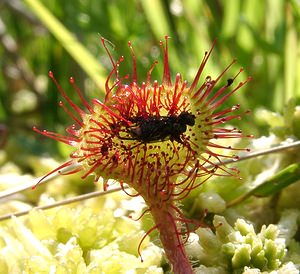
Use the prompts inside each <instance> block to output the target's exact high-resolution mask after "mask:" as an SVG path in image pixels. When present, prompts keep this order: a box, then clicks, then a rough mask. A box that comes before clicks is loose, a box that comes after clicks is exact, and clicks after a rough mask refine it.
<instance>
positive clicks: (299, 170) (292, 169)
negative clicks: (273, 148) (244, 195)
mask: <svg viewBox="0 0 300 274" xmlns="http://www.w3.org/2000/svg"><path fill="white" fill-rule="evenodd" d="M299 179H300V164H298V163H297V164H292V165H290V166H288V167H286V168H285V169H283V170H281V171H279V172H278V173H277V174H275V175H274V176H273V177H272V178H270V179H269V180H266V181H265V182H264V183H262V184H261V185H259V186H258V187H256V188H255V189H253V190H252V191H251V194H252V195H254V196H259V197H266V196H270V195H273V194H275V193H277V192H279V191H281V190H282V189H284V188H286V187H287V186H289V185H291V184H293V183H295V182H297V181H298V180H299Z"/></svg>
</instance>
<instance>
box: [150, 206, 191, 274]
mask: <svg viewBox="0 0 300 274" xmlns="http://www.w3.org/2000/svg"><path fill="white" fill-rule="evenodd" d="M150 210H151V213H152V216H153V219H154V222H155V223H156V225H157V229H158V230H159V233H160V240H161V243H162V245H163V248H164V250H165V252H166V256H167V258H168V260H169V262H170V264H171V265H172V267H173V272H174V274H192V273H193V270H192V267H191V264H190V262H189V259H188V257H187V254H186V252H185V249H184V246H183V240H182V237H181V235H180V232H179V231H178V230H179V229H180V228H178V227H177V226H178V222H177V221H176V218H177V213H176V212H175V210H174V209H173V207H172V206H171V205H170V203H166V204H164V205H163V206H162V207H158V206H156V207H154V206H153V207H151V209H150Z"/></svg>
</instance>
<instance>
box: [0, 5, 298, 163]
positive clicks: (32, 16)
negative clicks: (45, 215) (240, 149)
mask: <svg viewBox="0 0 300 274" xmlns="http://www.w3.org/2000/svg"><path fill="white" fill-rule="evenodd" d="M40 4H43V5H44V6H40ZM52 16H54V17H52ZM55 18H56V19H57V20H59V21H60V22H61V23H62V26H60V25H59V24H57V23H56V21H55ZM63 26H64V27H65V28H66V29H67V30H68V31H69V32H70V33H71V34H72V35H70V34H69V33H68V32H67V31H66V30H65V29H64V28H63ZM299 33H300V3H299V1H297V0H266V1H261V0H226V1H221V0H207V1H204V0H202V1H200V0H186V1H183V0H166V1H159V0H141V1H138V0H134V1H127V0H118V1H117V0H114V1H104V0H100V1H99V0H74V1H59V0H53V1H47V0H24V1H19V0H7V1H5V0H2V1H0V56H1V57H0V68H1V73H0V138H1V139H0V143H1V146H2V148H4V147H5V149H6V150H7V151H8V154H7V155H8V157H10V158H11V159H10V160H12V161H14V162H17V163H18V164H19V165H20V166H23V167H24V168H25V169H26V155H32V154H34V155H42V154H43V155H45V154H46V155H50V156H55V157H57V156H58V155H60V156H61V157H67V154H68V151H67V150H66V149H67V148H65V147H61V145H59V144H58V143H57V142H54V141H52V140H48V139H47V138H44V137H43V136H39V135H38V134H36V133H34V132H33V131H32V126H33V125H37V126H38V127H39V128H46V129H49V130H51V131H55V132H60V133H63V131H64V128H65V126H66V125H68V124H69V123H70V122H72V121H71V119H70V118H69V117H68V116H67V115H66V114H65V112H64V111H63V110H61V109H60V108H59V107H58V101H59V100H60V99H61V98H60V95H59V94H58V92H57V88H56V87H55V85H54V84H53V83H52V81H49V78H48V71H49V70H52V71H53V72H54V74H55V77H56V78H57V80H58V82H59V83H60V84H61V86H62V87H63V89H64V90H65V91H67V92H68V95H69V96H70V97H72V98H73V97H74V101H78V98H76V95H75V92H74V90H73V88H72V87H71V85H70V84H69V77H70V76H74V77H75V79H76V82H77V84H78V85H79V87H80V88H81V89H82V91H83V92H84V93H85V95H86V98H87V99H88V101H89V100H90V99H92V98H95V97H96V98H100V99H101V98H103V94H104V81H105V78H106V75H108V73H109V71H110V69H111V65H110V63H109V59H108V57H107V54H106V52H105V51H104V49H103V47H102V45H101V42H100V37H101V36H103V37H105V38H106V39H108V40H109V41H111V43H112V44H113V46H111V49H112V54H113V56H114V57H115V58H118V57H119V56H120V55H124V56H125V62H124V63H123V64H122V68H121V69H120V70H121V74H123V75H125V74H127V73H128V72H131V64H132V62H131V58H130V51H129V49H128V46H127V41H128V40H131V41H132V43H133V45H134V50H135V54H136V56H137V59H138V64H137V66H138V74H139V78H138V79H139V81H140V82H141V81H143V80H144V79H145V77H146V73H147V70H148V69H149V68H150V66H151V64H152V63H153V61H154V60H155V59H158V60H159V61H160V63H159V65H158V66H157V67H156V68H155V70H154V72H153V79H157V80H161V75H162V52H161V48H160V46H159V40H162V39H164V36H165V35H169V36H170V37H171V39H170V40H169V48H170V64H171V69H172V72H173V74H172V75H173V76H175V73H177V72H180V73H181V74H182V75H183V77H184V78H185V79H187V80H188V81H189V82H191V80H192V79H193V76H194V74H195V72H196V70H197V68H198V66H199V64H200V62H201V60H202V58H203V55H204V52H205V51H206V50H208V49H209V48H210V46H211V44H212V41H213V40H214V39H215V38H217V40H218V41H217V45H216V48H215V49H214V52H213V54H212V57H211V59H210V61H209V65H208V67H207V68H206V70H205V75H204V76H206V75H211V76H212V77H215V76H216V75H217V73H220V72H221V71H222V70H223V69H224V68H225V67H226V66H227V65H228V64H229V63H230V61H231V60H232V59H233V58H236V59H237V60H238V62H237V64H238V65H237V66H235V67H234V69H233V70H231V71H230V73H229V74H227V75H226V77H227V76H228V78H229V77H231V76H233V75H234V74H235V73H236V72H237V71H238V69H239V67H243V68H244V69H245V72H244V73H243V74H242V75H241V76H240V78H239V81H242V80H244V79H245V78H246V77H247V76H251V77H252V78H253V81H251V82H250V83H249V84H247V86H246V87H245V88H243V90H241V91H239V92H238V93H237V94H236V96H234V98H232V100H233V101H234V102H230V103H240V104H242V109H244V110H247V109H251V110H252V111H253V112H255V111H256V110H257V109H258V108H261V107H264V108H267V109H269V110H273V111H279V112H280V111H282V110H283V107H284V105H285V104H286V103H287V102H288V100H289V99H290V98H292V97H293V98H296V101H297V102H298V103H299V97H300V54H299V49H300V46H299V45H300V43H299ZM74 38H75V39H74ZM109 47H110V46H109ZM224 81H225V82H226V79H224ZM72 94H73V95H74V96H73V95H72ZM239 126H240V127H241V128H243V127H244V128H246V132H247V134H255V135H256V136H260V135H262V134H264V132H265V128H264V126H263V125H260V124H259V122H258V121H256V120H255V119H254V118H253V116H252V115H250V116H249V115H248V116H247V117H245V119H243V120H242V121H240V125H239ZM22 156H23V157H22Z"/></svg>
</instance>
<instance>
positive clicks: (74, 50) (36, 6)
mask: <svg viewBox="0 0 300 274" xmlns="http://www.w3.org/2000/svg"><path fill="white" fill-rule="evenodd" d="M25 3H26V4H27V6H28V7H29V8H30V9H31V11H32V12H33V13H34V14H35V15H36V16H37V17H38V18H39V19H40V20H41V21H42V23H43V24H44V25H45V26H46V28H47V29H48V30H49V31H50V32H51V33H52V34H53V36H54V37H55V38H56V39H57V40H58V41H59V42H60V43H61V45H62V46H63V47H64V48H65V49H66V51H67V52H68V53H69V54H70V55H71V56H72V57H73V58H74V60H76V62H77V63H78V64H79V65H80V67H81V68H82V69H83V70H84V71H85V72H86V74H87V75H88V76H89V77H90V78H91V79H92V80H93V81H94V82H95V83H96V85H97V86H98V87H99V88H100V89H101V90H102V92H103V93H104V89H103V87H104V83H105V81H106V77H105V75H106V72H105V70H104V69H103V68H102V67H101V65H100V63H99V62H98V61H97V60H96V59H95V57H93V56H92V55H91V54H90V53H89V51H88V50H87V49H86V48H85V47H84V46H83V45H82V44H81V43H80V42H79V41H78V40H77V39H76V37H75V36H74V35H73V34H72V33H70V32H69V31H68V30H67V29H66V28H65V27H64V26H63V25H62V24H61V23H60V22H59V21H58V20H57V19H56V18H55V17H54V16H53V15H52V14H51V12H50V11H49V10H48V9H47V8H46V7H45V6H43V5H42V4H41V3H40V2H39V1H38V0H25Z"/></svg>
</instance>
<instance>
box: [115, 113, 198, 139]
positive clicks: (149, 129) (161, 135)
mask: <svg viewBox="0 0 300 274" xmlns="http://www.w3.org/2000/svg"><path fill="white" fill-rule="evenodd" d="M195 119H196V117H195V115H193V114H191V113H188V112H186V111H184V112H182V113H181V114H179V115H169V116H160V117H157V116H150V117H147V118H143V117H135V118H132V119H131V122H133V123H134V125H133V126H131V127H129V128H128V129H127V133H128V134H129V135H130V137H124V138H121V139H127V140H137V141H140V142H142V143H153V142H159V141H167V140H171V141H177V142H178V143H183V141H182V139H181V135H182V134H183V133H184V132H185V131H186V130H187V126H193V125H195Z"/></svg>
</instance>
